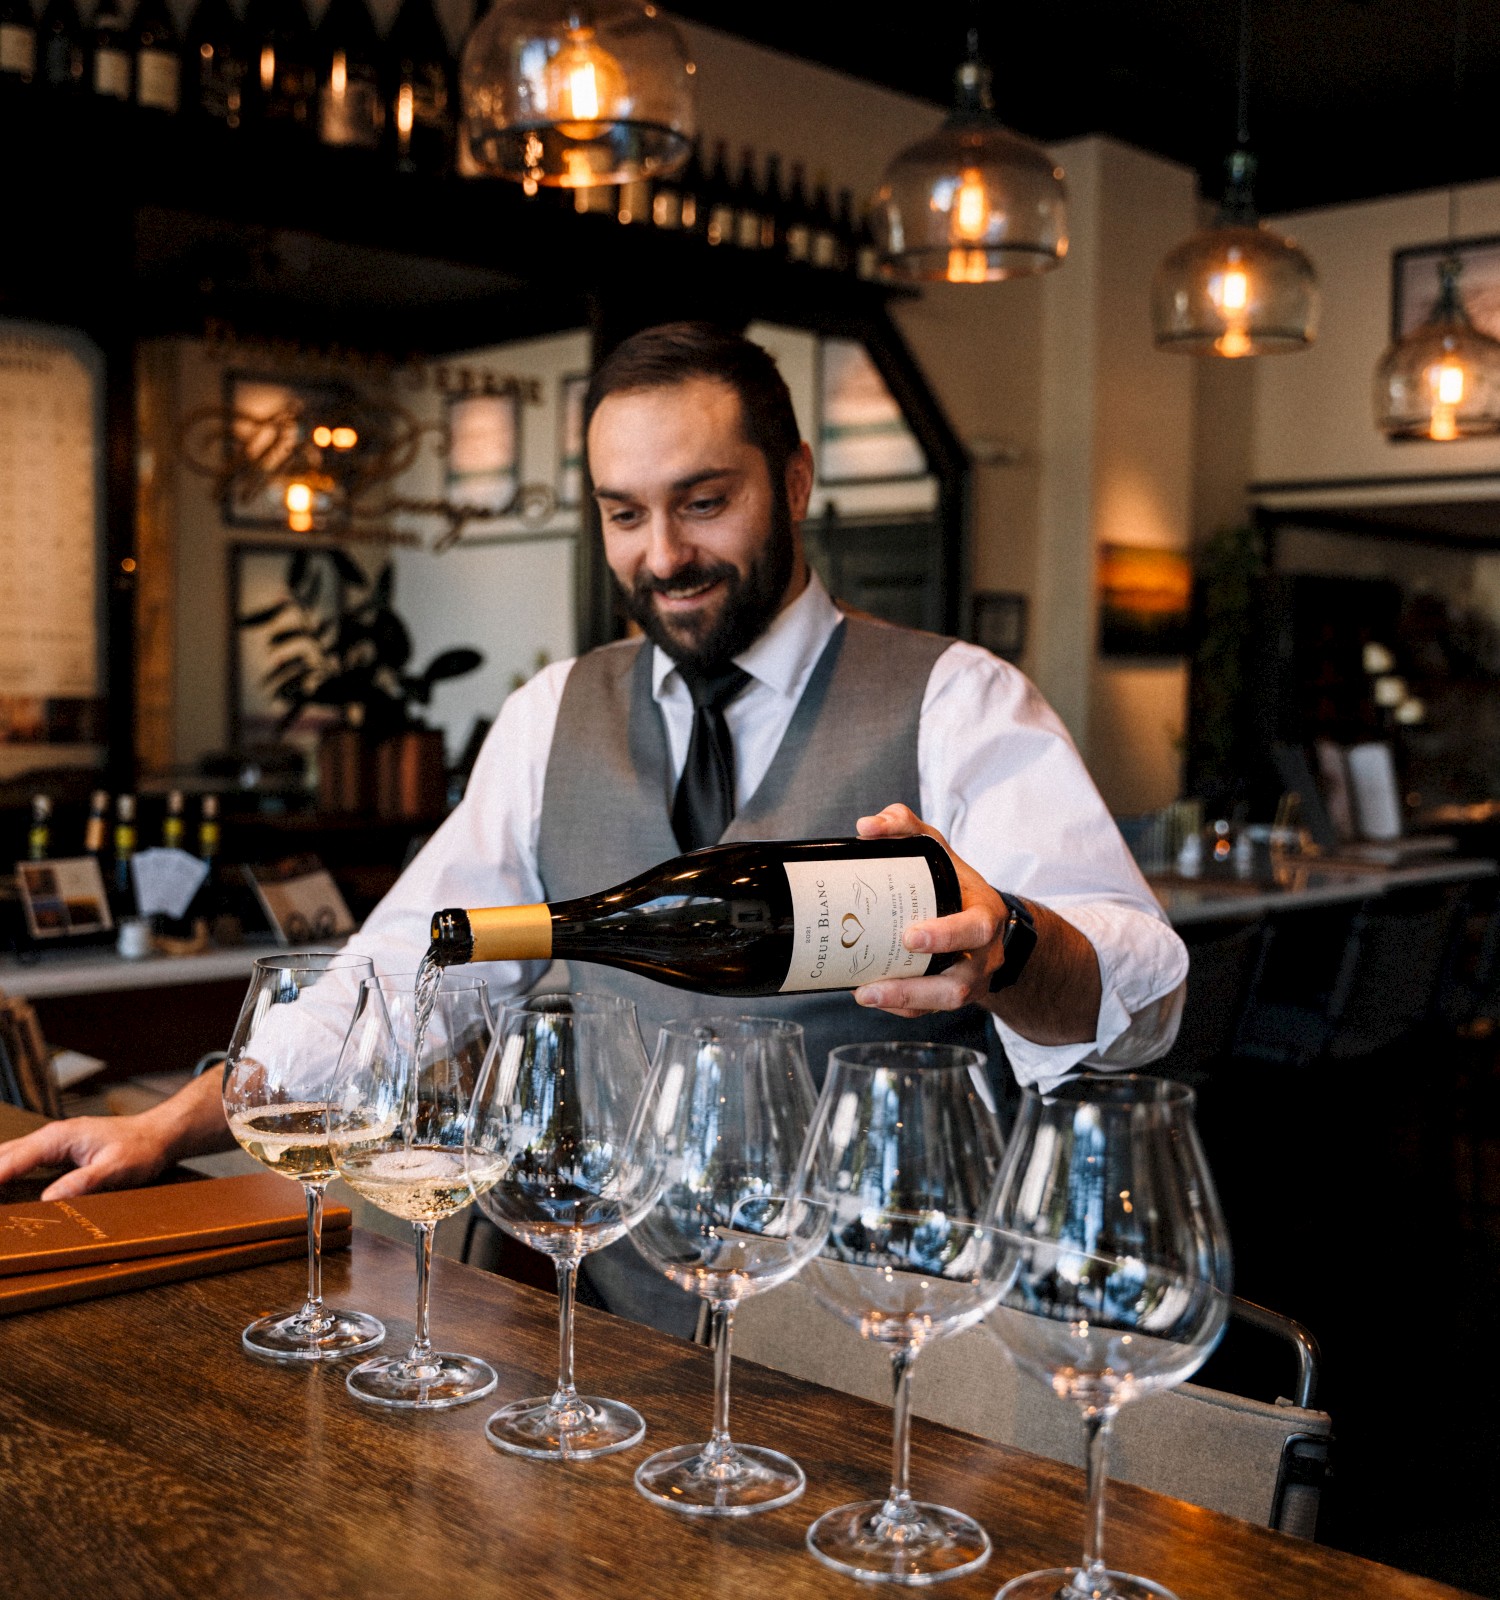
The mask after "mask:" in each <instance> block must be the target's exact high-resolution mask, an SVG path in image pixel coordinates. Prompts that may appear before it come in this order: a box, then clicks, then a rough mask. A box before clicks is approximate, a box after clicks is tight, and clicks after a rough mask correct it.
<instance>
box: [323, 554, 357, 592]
mask: <svg viewBox="0 0 1500 1600" xmlns="http://www.w3.org/2000/svg"><path fill="white" fill-rule="evenodd" d="M328 559H329V560H330V561H331V562H332V563H333V567H334V571H335V572H337V573H338V575H339V576H340V577H341V578H342V579H343V580H344V582H345V583H352V584H355V585H356V586H357V587H359V588H361V589H362V588H364V586H365V582H366V579H365V569H364V568H363V567H362V566H360V564H359V563H358V562H357V561H356V560H355V559H354V557H353V556H351V555H350V554H349V553H348V551H347V550H340V549H339V548H338V546H337V545H335V546H333V548H332V549H330V550H329V552H328Z"/></svg>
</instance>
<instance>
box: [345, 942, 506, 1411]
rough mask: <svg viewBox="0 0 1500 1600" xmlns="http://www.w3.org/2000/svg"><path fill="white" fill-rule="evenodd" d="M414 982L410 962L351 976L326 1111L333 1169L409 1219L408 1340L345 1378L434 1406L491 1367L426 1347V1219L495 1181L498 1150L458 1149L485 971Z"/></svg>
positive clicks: (365, 1391)
mask: <svg viewBox="0 0 1500 1600" xmlns="http://www.w3.org/2000/svg"><path fill="white" fill-rule="evenodd" d="M416 985H417V977H416V974H415V973H411V974H409V975H407V976H404V977H395V978H367V979H366V980H365V981H364V982H363V983H362V984H361V985H360V992H359V1004H358V1008H357V1009H356V1011H355V1014H354V1021H353V1023H352V1024H351V1026H350V1028H349V1037H348V1038H347V1039H346V1040H345V1042H344V1049H343V1053H342V1055H341V1057H340V1060H339V1076H338V1079H337V1081H336V1083H335V1087H334V1092H333V1096H332V1099H331V1102H330V1105H329V1113H328V1117H329V1126H330V1128H331V1130H332V1145H333V1159H334V1163H335V1165H336V1166H337V1167H338V1171H339V1176H340V1177H341V1178H343V1180H344V1181H345V1183H347V1184H348V1185H349V1187H350V1188H351V1189H353V1190H354V1191H355V1192H356V1193H357V1194H362V1195H363V1196H364V1197H365V1199H366V1200H368V1201H370V1202H371V1204H373V1205H376V1206H378V1207H379V1208H380V1209H381V1210H382V1211H387V1212H389V1213H390V1214H391V1215H392V1216H396V1217H404V1218H405V1219H406V1220H407V1221H408V1222H410V1223H411V1225H412V1227H413V1229H414V1230H415V1233H416V1242H417V1322H416V1331H415V1333H414V1335H413V1337H412V1345H411V1349H410V1350H408V1351H407V1353H406V1354H405V1355H404V1356H377V1357H376V1358H375V1359H374V1360H371V1361H363V1362H361V1363H360V1364H359V1366H357V1367H355V1368H354V1370H353V1371H352V1372H351V1373H350V1374H349V1376H348V1377H347V1378H346V1379H345V1383H346V1384H347V1386H348V1389H349V1392H350V1394H352V1395H353V1396H354V1397H355V1398H356V1399H358V1400H367V1401H369V1402H370V1403H371V1404H372V1405H381V1406H396V1407H400V1408H401V1409H403V1410H418V1411H440V1410H445V1409H446V1408H448V1407H450V1406H461V1405H463V1404H465V1403H466V1402H467V1401H470V1400H478V1399H479V1398H480V1397H481V1396H483V1395H487V1394H488V1393H489V1392H490V1391H491V1390H492V1389H493V1388H494V1387H495V1383H496V1377H495V1369H494V1368H493V1367H492V1366H490V1365H489V1363H488V1362H486V1361H480V1360H479V1359H478V1358H477V1357H475V1356H465V1355H456V1354H454V1353H452V1352H450V1351H438V1350H434V1349H433V1348H432V1340H431V1339H430V1338H429V1337H428V1329H427V1305H428V1298H429V1292H430V1288H431V1272H432V1235H433V1231H434V1229H435V1228H436V1227H437V1225H438V1223H439V1222H441V1221H442V1219H443V1218H444V1217H450V1216H452V1215H453V1214H454V1213H455V1212H456V1211H461V1210H462V1209H463V1207H464V1206H466V1205H468V1203H469V1202H470V1200H472V1199H473V1198H474V1196H475V1194H476V1193H478V1192H479V1191H481V1190H483V1189H485V1188H488V1186H489V1185H490V1184H492V1183H494V1182H495V1180H496V1179H497V1178H498V1177H499V1176H500V1174H501V1172H502V1171H503V1170H504V1166H505V1162H504V1158H503V1157H502V1156H500V1155H498V1154H495V1155H491V1156H490V1157H488V1158H487V1159H478V1158H476V1159H472V1160H470V1159H468V1158H467V1157H466V1153H465V1150H464V1132H465V1128H466V1125H467V1121H468V1117H469V1112H470V1108H471V1105H472V1100H473V1094H474V1090H475V1087H476V1086H477V1084H478V1080H479V1076H480V1072H481V1069H482V1068H483V1065H484V1060H485V1054H486V1052H487V1051H488V1049H489V1047H490V1041H491V1038H492V1037H493V1033H494V1029H493V1026H492V1024H491V1020H490V1007H489V993H488V990H487V988H486V986H485V981H484V979H483V978H481V977H478V976H476V975H475V974H473V973H461V972H444V973H443V974H442V979H441V983H440V984H437V985H433V986H431V987H429V988H427V989H426V990H425V991H424V992H423V994H422V995H421V996H420V997H419V996H418V992H417V986H416ZM424 1012H425V1014H424Z"/></svg>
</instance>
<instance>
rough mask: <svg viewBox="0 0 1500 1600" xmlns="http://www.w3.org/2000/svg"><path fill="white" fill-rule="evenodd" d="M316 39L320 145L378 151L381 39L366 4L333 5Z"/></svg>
mask: <svg viewBox="0 0 1500 1600" xmlns="http://www.w3.org/2000/svg"><path fill="white" fill-rule="evenodd" d="M315 39H316V48H317V58H318V137H319V139H321V140H322V142H323V143H324V144H327V145H334V146H336V147H338V148H342V149H351V150H377V149H379V147H380V133H381V128H382V126H383V124H384V122H385V103H384V100H383V99H382V97H381V89H380V36H379V35H378V34H377V33H376V31H375V23H374V21H373V19H372V18H371V16H370V12H369V8H368V7H367V6H366V5H365V0H329V4H328V9H327V10H326V11H325V12H324V13H323V20H322V21H321V22H320V23H319V24H318V27H317V33H316V35H315Z"/></svg>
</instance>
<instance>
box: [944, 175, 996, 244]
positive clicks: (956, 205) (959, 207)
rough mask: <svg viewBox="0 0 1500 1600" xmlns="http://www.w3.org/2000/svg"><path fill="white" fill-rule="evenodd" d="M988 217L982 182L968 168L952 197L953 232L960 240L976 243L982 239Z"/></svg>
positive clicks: (985, 195)
mask: <svg viewBox="0 0 1500 1600" xmlns="http://www.w3.org/2000/svg"><path fill="white" fill-rule="evenodd" d="M989 217H990V197H989V196H988V195H987V194H986V193H985V189H984V180H983V178H981V176H980V175H979V173H978V171H977V170H976V169H975V168H973V167H968V168H966V169H965V170H964V173H963V175H962V177H961V179H960V181H959V185H958V192H957V194H955V195H954V197H953V231H954V233H955V234H956V235H957V236H958V237H959V238H960V239H963V240H966V241H975V242H977V241H978V240H980V239H982V238H984V232H985V228H986V226H987V225H988V223H989Z"/></svg>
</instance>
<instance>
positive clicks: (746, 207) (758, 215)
mask: <svg viewBox="0 0 1500 1600" xmlns="http://www.w3.org/2000/svg"><path fill="white" fill-rule="evenodd" d="M764 221H765V200H764V197H763V196H762V194H761V191H760V180H759V179H758V177H757V176H756V172H755V152H754V151H753V150H752V149H750V148H749V146H748V145H747V146H746V148H745V151H744V153H743V155H741V157H740V172H739V177H738V178H736V180H735V185H734V242H735V243H736V244H737V245H738V246H739V247H740V249H741V250H759V249H760V232H761V225H762V223H763V222H764Z"/></svg>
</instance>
